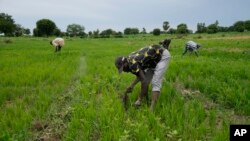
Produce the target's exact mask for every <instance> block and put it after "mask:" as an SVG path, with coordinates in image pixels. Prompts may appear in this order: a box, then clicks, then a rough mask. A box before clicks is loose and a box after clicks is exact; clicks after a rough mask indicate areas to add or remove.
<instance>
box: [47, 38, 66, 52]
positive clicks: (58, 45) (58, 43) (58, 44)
mask: <svg viewBox="0 0 250 141" xmlns="http://www.w3.org/2000/svg"><path fill="white" fill-rule="evenodd" d="M50 44H51V45H53V46H54V47H55V49H56V50H55V52H60V51H61V48H62V47H63V46H64V39H63V38H55V39H54V40H53V41H50Z"/></svg>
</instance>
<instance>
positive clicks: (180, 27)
mask: <svg viewBox="0 0 250 141" xmlns="http://www.w3.org/2000/svg"><path fill="white" fill-rule="evenodd" d="M176 32H177V33H179V34H186V33H188V27H187V24H184V23H181V24H179V25H178V26H177V31H176Z"/></svg>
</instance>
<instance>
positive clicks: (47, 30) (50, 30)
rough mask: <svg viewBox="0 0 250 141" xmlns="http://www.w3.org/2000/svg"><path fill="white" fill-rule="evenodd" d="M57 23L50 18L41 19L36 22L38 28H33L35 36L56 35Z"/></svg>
mask: <svg viewBox="0 0 250 141" xmlns="http://www.w3.org/2000/svg"><path fill="white" fill-rule="evenodd" d="M56 28H57V27H56V24H55V23H54V22H53V21H51V20H49V19H40V20H38V21H37V22H36V28H35V29H34V30H33V34H34V36H39V37H41V36H51V35H54V31H55V30H56Z"/></svg>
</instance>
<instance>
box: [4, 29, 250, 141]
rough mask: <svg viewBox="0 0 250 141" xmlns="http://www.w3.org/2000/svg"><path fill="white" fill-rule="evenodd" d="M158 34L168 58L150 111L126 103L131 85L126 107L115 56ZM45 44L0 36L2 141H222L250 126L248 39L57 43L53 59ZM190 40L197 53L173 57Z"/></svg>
mask: <svg viewBox="0 0 250 141" xmlns="http://www.w3.org/2000/svg"><path fill="white" fill-rule="evenodd" d="M165 38H172V42H171V44H170V53H171V55H172V58H171V62H170V65H169V68H168V70H167V73H166V74H165V78H164V80H163V87H162V91H161V95H160V97H159V100H158V102H157V105H156V107H155V109H154V112H150V111H149V106H148V105H147V104H146V102H145V101H144V102H143V104H142V106H141V107H140V108H135V107H134V106H133V103H134V102H135V100H136V97H137V94H138V93H139V92H140V85H139V84H138V86H136V87H135V89H134V91H133V92H132V93H131V94H130V95H129V96H130V97H129V109H128V110H127V111H124V108H123V105H122V102H121V98H120V97H121V95H122V94H123V92H124V91H125V89H126V87H127V86H128V85H129V84H130V83H131V82H132V80H133V79H134V76H133V75H132V74H128V73H122V74H121V75H119V74H118V72H117V69H116V68H115V65H114V60H115V58H116V57H117V56H121V55H128V54H129V53H130V52H133V51H135V50H138V49H140V48H141V47H145V46H148V45H151V44H158V42H159V41H161V40H163V39H165ZM51 39H52V38H33V37H21V38H4V37H0V140H3V141H8V140H18V141H22V140H25V141H26V140H45V141H47V140H65V141H75V140H76V141H81V140H82V141H84V140H93V141H96V140H101V141H106V140H107V141H110V140H114V141H116V140H118V141H129V140H132V141H134V140H148V141H151V140H152V141H162V140H170V141H176V140H177V141H189V140H190V141H194V140H215V141H226V140H229V126H230V124H250V83H249V79H250V34H249V33H245V34H233V33H232V34H215V35H209V34H199V35H196V34H194V35H188V36H183V37H176V35H161V36H158V37H155V36H149V35H146V36H129V37H125V38H108V39H80V38H65V43H66V45H65V47H63V48H62V50H61V52H60V53H54V48H53V47H52V46H51V45H50V44H49V41H50V40H51ZM6 40H10V41H11V42H10V43H6ZM188 40H194V41H196V42H198V43H200V44H201V45H202V48H201V49H200V50H199V57H196V56H195V54H192V53H187V54H186V55H185V56H182V55H181V54H182V52H183V49H184V43H185V42H186V41H188ZM150 92H151V87H150V89H149V96H150V97H151V93H150Z"/></svg>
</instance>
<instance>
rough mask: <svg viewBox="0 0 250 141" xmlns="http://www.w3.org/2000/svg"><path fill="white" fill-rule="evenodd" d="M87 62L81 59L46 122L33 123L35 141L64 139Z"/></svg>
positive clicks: (55, 101) (47, 115)
mask: <svg viewBox="0 0 250 141" xmlns="http://www.w3.org/2000/svg"><path fill="white" fill-rule="evenodd" d="M85 70H86V62H85V58H84V57H80V61H79V66H78V69H77V70H76V72H75V74H74V75H73V77H72V79H71V81H70V83H69V85H68V87H67V88H65V90H64V91H63V92H62V93H61V94H59V95H58V97H56V98H55V99H54V100H53V101H54V102H53V103H52V104H51V106H50V109H49V110H48V111H47V114H46V116H45V117H47V118H46V119H44V121H39V120H36V121H33V123H32V129H31V130H32V133H33V140H39V141H59V140H61V139H62V137H63V133H64V131H65V130H66V129H67V124H68V122H69V121H70V118H71V112H72V110H73V109H72V108H71V105H72V104H73V103H74V100H76V98H77V96H76V95H77V87H78V86H79V85H80V77H81V76H82V75H84V73H85Z"/></svg>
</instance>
